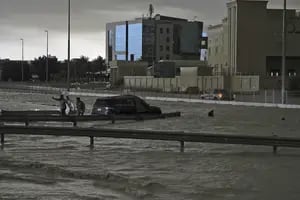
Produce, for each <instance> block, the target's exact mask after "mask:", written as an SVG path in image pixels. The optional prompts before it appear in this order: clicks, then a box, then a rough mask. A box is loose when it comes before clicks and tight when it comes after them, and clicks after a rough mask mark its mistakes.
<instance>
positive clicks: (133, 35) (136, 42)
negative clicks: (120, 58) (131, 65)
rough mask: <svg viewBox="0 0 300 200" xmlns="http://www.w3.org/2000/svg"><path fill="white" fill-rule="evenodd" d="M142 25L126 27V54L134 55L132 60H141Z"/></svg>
mask: <svg viewBox="0 0 300 200" xmlns="http://www.w3.org/2000/svg"><path fill="white" fill-rule="evenodd" d="M142 47H143V25H142V24H141V23H137V24H129V25H128V54H129V55H131V54H132V55H134V57H133V58H134V60H135V61H136V60H139V59H141V58H142V52H143V48H142Z"/></svg>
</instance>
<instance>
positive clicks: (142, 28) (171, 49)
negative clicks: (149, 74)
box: [106, 15, 206, 63]
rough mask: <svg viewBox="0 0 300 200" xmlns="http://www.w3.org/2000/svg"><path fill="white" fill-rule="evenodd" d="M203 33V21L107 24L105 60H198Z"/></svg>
mask: <svg viewBox="0 0 300 200" xmlns="http://www.w3.org/2000/svg"><path fill="white" fill-rule="evenodd" d="M202 30H203V23H202V22H199V21H188V20H187V19H180V18H174V17H168V16H162V15H156V16H155V17H154V18H137V19H134V20H130V21H121V22H113V23H108V24H106V57H107V61H108V62H109V61H115V60H123V61H137V60H142V61H147V62H148V63H153V62H156V61H159V60H174V59H175V60H199V59H200V52H201V51H200V50H201V44H202V43H201V41H202ZM204 39H206V38H204ZM203 46H204V47H203V48H206V47H205V45H203Z"/></svg>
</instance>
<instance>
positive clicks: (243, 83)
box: [231, 76, 259, 92]
mask: <svg viewBox="0 0 300 200" xmlns="http://www.w3.org/2000/svg"><path fill="white" fill-rule="evenodd" d="M231 90H232V91H233V92H257V91H259V76H232V77H231Z"/></svg>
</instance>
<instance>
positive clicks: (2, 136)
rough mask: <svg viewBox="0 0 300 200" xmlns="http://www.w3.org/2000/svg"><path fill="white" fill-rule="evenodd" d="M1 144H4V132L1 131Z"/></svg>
mask: <svg viewBox="0 0 300 200" xmlns="http://www.w3.org/2000/svg"><path fill="white" fill-rule="evenodd" d="M1 145H4V133H1Z"/></svg>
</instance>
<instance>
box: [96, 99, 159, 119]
mask: <svg viewBox="0 0 300 200" xmlns="http://www.w3.org/2000/svg"><path fill="white" fill-rule="evenodd" d="M139 113H146V114H161V109H160V108H159V107H156V106H150V105H149V104H147V103H146V102H145V101H144V100H143V99H141V98H139V97H137V96H134V95H121V96H112V97H104V98H98V99H97V100H96V102H95V103H94V105H93V109H92V115H112V114H139Z"/></svg>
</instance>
